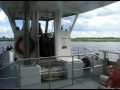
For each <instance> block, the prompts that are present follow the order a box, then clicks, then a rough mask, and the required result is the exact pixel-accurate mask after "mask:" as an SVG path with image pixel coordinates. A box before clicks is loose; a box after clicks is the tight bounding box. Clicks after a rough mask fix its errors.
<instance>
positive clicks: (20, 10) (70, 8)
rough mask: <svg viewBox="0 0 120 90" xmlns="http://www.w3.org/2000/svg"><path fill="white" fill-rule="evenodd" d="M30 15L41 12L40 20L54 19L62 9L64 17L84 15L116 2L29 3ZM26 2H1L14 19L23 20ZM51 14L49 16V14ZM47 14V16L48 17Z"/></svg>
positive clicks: (5, 10) (0, 5) (0, 4)
mask: <svg viewBox="0 0 120 90" xmlns="http://www.w3.org/2000/svg"><path fill="white" fill-rule="evenodd" d="M27 2H28V5H29V6H30V15H31V14H32V12H33V11H34V10H38V11H40V17H39V18H40V19H43V20H44V19H53V18H54V13H55V12H56V11H58V10H60V9H62V16H63V17H65V16H71V15H75V14H80V13H84V12H87V11H90V10H94V9H97V8H100V7H103V6H105V5H108V4H112V3H114V2H115V1H27ZM24 3H25V1H0V7H1V8H2V10H3V11H4V12H5V13H6V14H7V15H10V16H11V17H12V18H13V19H23V18H24V17H23V16H24ZM47 12H49V14H48V13H47ZM46 13H47V15H46Z"/></svg>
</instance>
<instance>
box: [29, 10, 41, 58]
mask: <svg viewBox="0 0 120 90" xmlns="http://www.w3.org/2000/svg"><path fill="white" fill-rule="evenodd" d="M38 34H39V11H33V15H32V30H31V37H32V38H33V40H34V41H35V42H36V45H35V52H34V54H33V55H32V56H31V57H33V58H35V57H39V37H37V35H38Z"/></svg>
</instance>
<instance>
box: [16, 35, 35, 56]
mask: <svg viewBox="0 0 120 90" xmlns="http://www.w3.org/2000/svg"><path fill="white" fill-rule="evenodd" d="M22 41H23V36H21V37H19V38H18V40H17V41H16V44H15V50H16V52H17V53H19V54H21V55H23V54H24V53H23V52H24V50H22V49H21V48H20V43H21V42H22ZM34 49H35V42H34V40H33V39H32V38H30V54H31V53H32V52H33V51H34Z"/></svg>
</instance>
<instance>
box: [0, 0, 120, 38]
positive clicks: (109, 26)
mask: <svg viewBox="0 0 120 90" xmlns="http://www.w3.org/2000/svg"><path fill="white" fill-rule="evenodd" d="M63 21H64V22H63V23H62V24H63V25H64V27H69V26H70V24H71V21H72V17H71V20H70V19H69V20H68V19H63ZM17 25H20V26H22V24H21V21H18V22H17ZM44 25H45V23H42V28H43V29H44ZM50 25H51V26H50V27H49V29H50V30H51V31H52V25H53V23H52V22H50ZM3 36H6V37H13V36H14V35H13V32H12V29H11V27H10V23H9V20H8V18H7V16H6V15H5V13H4V12H3V11H2V10H1V9H0V37H3ZM71 37H72V38H76V37H120V1H119V2H116V3H113V4H111V5H107V6H105V7H102V8H98V9H96V10H92V11H89V12H85V13H82V14H80V15H79V17H78V19H77V21H76V24H75V26H74V28H73V31H72V33H71Z"/></svg>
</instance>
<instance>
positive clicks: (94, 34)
mask: <svg viewBox="0 0 120 90" xmlns="http://www.w3.org/2000/svg"><path fill="white" fill-rule="evenodd" d="M78 37H120V34H119V31H100V32H97V31H87V32H86V31H72V33H71V38H78Z"/></svg>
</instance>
